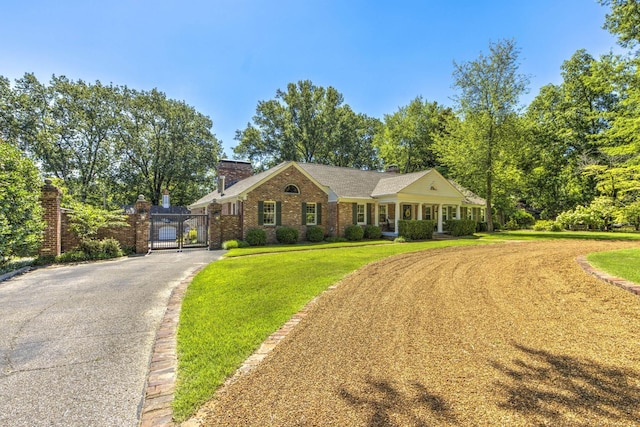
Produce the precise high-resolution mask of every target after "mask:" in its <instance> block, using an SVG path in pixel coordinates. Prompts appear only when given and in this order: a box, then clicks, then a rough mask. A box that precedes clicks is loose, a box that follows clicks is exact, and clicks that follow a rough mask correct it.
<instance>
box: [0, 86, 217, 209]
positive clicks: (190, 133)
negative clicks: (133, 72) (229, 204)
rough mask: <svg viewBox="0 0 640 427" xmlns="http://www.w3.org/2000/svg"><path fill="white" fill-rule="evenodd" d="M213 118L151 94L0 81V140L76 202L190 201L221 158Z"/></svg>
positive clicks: (118, 88)
mask: <svg viewBox="0 0 640 427" xmlns="http://www.w3.org/2000/svg"><path fill="white" fill-rule="evenodd" d="M211 127H212V122H211V120H210V119H209V118H208V117H206V116H204V115H202V114H200V113H198V112H197V111H196V110H195V109H194V108H193V107H191V106H189V105H187V104H186V103H184V102H181V101H176V100H172V99H168V98H167V97H166V95H165V94H164V93H162V92H160V91H158V90H156V89H154V90H151V91H136V90H132V89H129V88H127V87H123V86H114V85H108V86H105V85H102V84H101V83H100V82H96V83H93V84H91V83H86V82H84V81H82V80H78V81H73V80H70V79H68V78H66V77H64V76H60V77H58V76H53V77H52V78H51V80H50V82H49V84H48V85H46V84H43V83H41V82H40V81H38V80H37V79H36V77H35V76H34V75H33V74H25V75H24V77H22V78H21V79H18V80H17V81H16V83H15V85H14V87H13V88H12V87H11V85H10V84H9V81H8V80H7V79H4V78H1V79H0V135H2V136H3V137H5V138H6V139H7V140H8V141H9V142H12V143H13V144H14V145H16V146H17V147H20V148H21V149H22V150H23V151H24V152H25V153H27V154H28V155H29V156H30V157H31V158H32V159H33V160H35V161H36V162H38V163H39V164H40V166H41V168H42V171H43V172H44V173H46V174H49V175H51V176H53V177H56V178H60V179H62V180H63V181H64V183H65V186H66V187H67V188H68V190H69V192H70V194H72V195H73V196H74V197H75V198H77V199H78V200H81V201H82V202H87V203H92V204H95V205H103V207H109V206H118V205H122V204H127V203H132V202H133V201H134V200H135V199H136V198H137V195H138V194H145V195H146V196H147V197H148V198H149V199H150V200H151V201H152V202H153V203H154V204H157V203H158V202H159V200H160V199H161V197H162V191H163V190H164V189H165V188H167V189H168V190H169V191H170V192H172V194H173V195H174V197H173V200H174V202H175V203H177V204H188V203H191V202H192V201H193V200H196V199H197V198H199V197H201V195H202V194H203V193H206V192H207V191H209V190H210V189H211V188H212V187H213V181H214V180H213V174H214V171H215V166H216V163H217V160H218V157H219V156H220V154H221V151H222V150H221V146H220V142H219V141H218V140H217V139H216V138H215V136H214V135H213V133H212V132H211Z"/></svg>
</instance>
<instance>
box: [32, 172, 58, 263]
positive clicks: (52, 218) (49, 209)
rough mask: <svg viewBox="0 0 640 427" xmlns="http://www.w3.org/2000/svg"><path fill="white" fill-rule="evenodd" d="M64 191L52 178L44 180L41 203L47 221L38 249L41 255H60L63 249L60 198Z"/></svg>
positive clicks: (43, 216) (44, 218)
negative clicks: (54, 183) (52, 181)
mask: <svg viewBox="0 0 640 427" xmlns="http://www.w3.org/2000/svg"><path fill="white" fill-rule="evenodd" d="M61 198H62V191H60V189H59V188H58V187H56V186H55V185H53V184H52V183H51V180H50V179H45V180H44V185H43V186H42V193H41V195H40V203H41V204H42V211H43V212H42V219H43V220H44V222H45V226H44V230H43V239H42V246H40V250H39V251H38V255H40V256H58V255H60V253H61V251H62V237H61V234H62V214H61V211H60V199H61Z"/></svg>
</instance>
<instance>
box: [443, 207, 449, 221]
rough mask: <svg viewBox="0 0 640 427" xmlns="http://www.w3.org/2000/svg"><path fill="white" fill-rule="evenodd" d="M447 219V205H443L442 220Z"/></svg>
mask: <svg viewBox="0 0 640 427" xmlns="http://www.w3.org/2000/svg"><path fill="white" fill-rule="evenodd" d="M448 219H449V207H448V206H443V207H442V220H443V221H446V220H448Z"/></svg>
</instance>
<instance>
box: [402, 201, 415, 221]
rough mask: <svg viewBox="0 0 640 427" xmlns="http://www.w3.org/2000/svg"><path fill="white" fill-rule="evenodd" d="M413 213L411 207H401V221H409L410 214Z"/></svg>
mask: <svg viewBox="0 0 640 427" xmlns="http://www.w3.org/2000/svg"><path fill="white" fill-rule="evenodd" d="M412 211H413V209H412V207H411V205H402V219H407V220H409V219H411V217H412V215H411V212H412Z"/></svg>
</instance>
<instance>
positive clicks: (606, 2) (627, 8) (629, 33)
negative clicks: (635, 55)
mask: <svg viewBox="0 0 640 427" xmlns="http://www.w3.org/2000/svg"><path fill="white" fill-rule="evenodd" d="M598 1H599V2H600V4H601V5H603V6H609V7H610V8H611V12H610V13H608V14H607V16H606V18H605V23H604V28H605V29H607V30H609V32H610V33H612V34H614V35H617V36H618V42H619V43H620V45H621V46H623V47H628V48H634V47H635V46H636V45H637V44H638V42H639V41H640V3H638V1H637V0H598Z"/></svg>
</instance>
